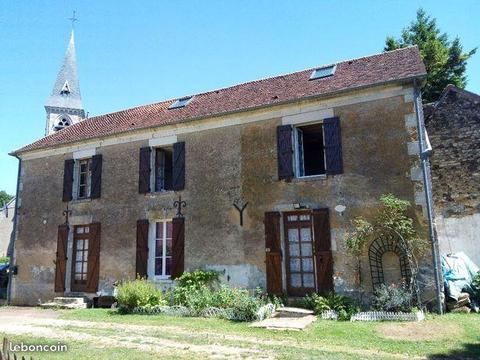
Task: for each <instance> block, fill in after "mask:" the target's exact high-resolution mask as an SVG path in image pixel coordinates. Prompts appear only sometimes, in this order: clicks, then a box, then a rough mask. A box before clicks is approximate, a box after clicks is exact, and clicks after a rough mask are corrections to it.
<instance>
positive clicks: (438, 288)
mask: <svg viewBox="0 0 480 360" xmlns="http://www.w3.org/2000/svg"><path fill="white" fill-rule="evenodd" d="M414 89H415V90H414V91H415V93H414V102H415V114H416V117H417V129H418V142H419V147H420V161H421V164H422V173H423V184H424V188H425V199H426V206H427V217H428V232H429V237H430V243H431V245H432V257H433V260H432V264H433V271H434V278H435V295H436V296H435V297H436V301H437V312H438V313H439V314H442V313H443V305H442V292H443V289H442V284H443V281H442V275H441V273H440V268H439V264H440V254H439V249H438V241H437V233H436V231H435V223H434V221H435V217H434V213H433V201H432V197H433V196H432V183H431V176H430V163H429V159H428V156H429V149H427V147H426V143H425V122H424V118H423V105H422V94H421V92H420V88H419V86H418V83H417V81H416V80H414Z"/></svg>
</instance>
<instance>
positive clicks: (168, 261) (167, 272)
mask: <svg viewBox="0 0 480 360" xmlns="http://www.w3.org/2000/svg"><path fill="white" fill-rule="evenodd" d="M171 267H172V258H170V257H167V258H166V259H165V275H170V274H171V273H170V269H171Z"/></svg>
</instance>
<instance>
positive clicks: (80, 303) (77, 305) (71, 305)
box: [40, 296, 88, 309]
mask: <svg viewBox="0 0 480 360" xmlns="http://www.w3.org/2000/svg"><path fill="white" fill-rule="evenodd" d="M40 307H42V308H46V309H86V308H87V307H88V299H86V298H85V297H73V296H57V297H55V298H54V299H53V301H51V302H48V303H44V304H40Z"/></svg>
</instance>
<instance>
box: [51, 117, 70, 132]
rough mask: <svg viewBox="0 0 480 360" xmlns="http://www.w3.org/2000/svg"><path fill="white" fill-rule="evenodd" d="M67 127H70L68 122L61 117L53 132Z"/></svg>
mask: <svg viewBox="0 0 480 360" xmlns="http://www.w3.org/2000/svg"><path fill="white" fill-rule="evenodd" d="M69 125H70V120H69V119H67V118H65V117H63V118H61V119H60V121H59V122H58V123H57V125H55V127H54V128H53V130H55V131H59V130H62V129H63V128H66V127H67V126H69Z"/></svg>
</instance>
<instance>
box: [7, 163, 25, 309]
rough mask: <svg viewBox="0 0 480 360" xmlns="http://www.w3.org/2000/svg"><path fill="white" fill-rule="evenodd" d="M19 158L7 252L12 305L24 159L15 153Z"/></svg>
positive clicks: (9, 293) (9, 300) (8, 300)
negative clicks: (13, 268)
mask: <svg viewBox="0 0 480 360" xmlns="http://www.w3.org/2000/svg"><path fill="white" fill-rule="evenodd" d="M14 156H15V157H16V158H17V159H18V173H17V190H16V193H15V214H14V215H13V236H12V237H11V243H10V246H9V249H10V253H9V254H7V255H8V256H9V257H10V265H9V271H8V288H7V304H8V305H10V304H11V301H12V282H13V271H12V266H15V265H14V264H15V263H16V253H15V241H16V239H17V228H18V203H19V194H20V186H19V185H20V176H21V173H22V159H20V157H18V156H16V155H14Z"/></svg>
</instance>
